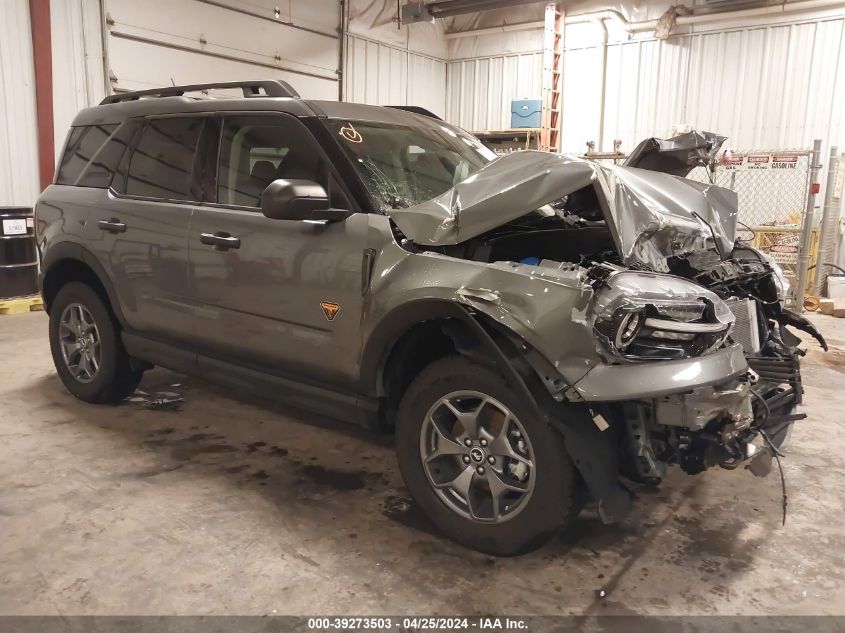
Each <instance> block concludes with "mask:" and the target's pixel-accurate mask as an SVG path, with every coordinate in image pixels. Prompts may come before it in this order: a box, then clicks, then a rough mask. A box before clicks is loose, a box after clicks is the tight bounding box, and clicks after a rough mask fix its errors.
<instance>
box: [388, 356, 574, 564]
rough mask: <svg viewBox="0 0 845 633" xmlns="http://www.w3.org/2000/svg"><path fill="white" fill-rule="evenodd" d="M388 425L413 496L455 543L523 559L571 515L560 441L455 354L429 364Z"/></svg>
mask: <svg viewBox="0 0 845 633" xmlns="http://www.w3.org/2000/svg"><path fill="white" fill-rule="evenodd" d="M396 427H397V428H396V445H397V452H398V456H399V466H400V469H401V471H402V476H403V478H404V480H405V484H406V486H407V487H408V489H409V490H410V492H411V495H412V496H413V497H414V499H415V500H416V501H417V503H419V505H420V506H421V507H422V508H423V510H424V511H425V512H426V513H427V514H428V516H429V517H430V518H431V520H432V521H433V522H434V524H435V525H436V526H437V527H438V528H440V529H441V530H442V531H443V532H444V533H445V534H446V535H447V536H449V537H450V538H451V539H453V540H455V541H457V542H459V543H461V544H463V545H466V546H468V547H472V548H474V549H477V550H479V551H482V552H485V553H488V554H496V555H511V554H518V553H522V552H525V551H528V550H531V549H534V548H536V547H538V546H540V545H541V544H543V543H544V542H545V541H546V540H548V539H549V538H550V537H551V536H552V535H554V534H555V533H556V532H557V531H558V530H559V529H560V528H561V527H563V526H564V525H565V524H566V523H567V522H568V520H569V519H571V518H572V517H573V516H574V515H575V514H576V513H577V508H576V503H575V483H576V476H575V471H574V468H573V465H572V462H571V460H570V459H569V456H568V454H567V452H566V449H565V448H564V445H563V439H562V438H561V437H560V435H559V434H558V433H557V432H556V431H555V430H554V429H552V428H550V427H549V426H548V424H546V423H545V422H544V421H543V420H541V419H539V418H538V416H537V415H536V413H535V412H534V411H533V408H532V407H531V406H528V405H527V403H525V402H524V401H523V400H522V399H521V398H519V397H517V396H516V395H515V394H514V392H513V390H512V389H511V387H510V385H508V383H507V381H506V380H505V379H504V378H503V377H502V376H501V375H499V374H498V373H496V372H495V371H493V370H491V369H489V368H487V367H484V366H481V365H478V364H475V363H472V362H470V361H469V360H467V359H464V358H460V357H451V358H446V359H443V360H439V361H436V362H434V363H432V364H431V365H429V366H428V367H427V368H426V369H424V370H423V371H422V372H421V373H420V374H419V376H417V378H416V379H415V380H414V381H413V383H412V384H411V386H410V387H409V389H408V391H407V392H406V394H405V396H404V398H403V399H402V402H401V404H400V407H399V412H398V419H397V424H396Z"/></svg>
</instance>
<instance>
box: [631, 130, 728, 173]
mask: <svg viewBox="0 0 845 633" xmlns="http://www.w3.org/2000/svg"><path fill="white" fill-rule="evenodd" d="M726 140H727V137H726V136H721V135H719V134H714V133H713V132H699V131H697V130H693V131H692V132H686V133H684V134H679V135H678V136H673V137H672V138H665V139H664V138H654V137H652V138H647V139H645V140H644V141H642V142H641V143H640V144H639V145H637V146H636V147H635V148H634V151H633V152H631V154H630V155H629V156H628V158H627V159H626V160H625V163H624V165H625V166H626V167H639V168H640V169H650V170H652V171H662V172H663V173H666V174H672V175H673V176H686V175H688V174H689V173H690V172H691V171H692V170H693V169H694V168H695V167H699V166H702V167H704V166H707V165H709V164H710V162H711V161H712V160H713V159H714V158H715V157H716V154H718V152H719V149H720V148H721V147H722V144H723V143H724V142H725V141H726Z"/></svg>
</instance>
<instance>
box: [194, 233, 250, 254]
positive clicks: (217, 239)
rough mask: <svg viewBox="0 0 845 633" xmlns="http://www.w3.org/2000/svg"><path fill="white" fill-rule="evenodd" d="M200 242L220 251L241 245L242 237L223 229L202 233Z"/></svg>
mask: <svg viewBox="0 0 845 633" xmlns="http://www.w3.org/2000/svg"><path fill="white" fill-rule="evenodd" d="M200 242H201V243H202V244H207V245H208V246H213V247H214V248H216V249H217V250H220V251H226V250H229V249H230V248H240V247H241V238H239V237H234V236H232V235H229V234H228V233H225V232H223V231H218V232H217V233H200Z"/></svg>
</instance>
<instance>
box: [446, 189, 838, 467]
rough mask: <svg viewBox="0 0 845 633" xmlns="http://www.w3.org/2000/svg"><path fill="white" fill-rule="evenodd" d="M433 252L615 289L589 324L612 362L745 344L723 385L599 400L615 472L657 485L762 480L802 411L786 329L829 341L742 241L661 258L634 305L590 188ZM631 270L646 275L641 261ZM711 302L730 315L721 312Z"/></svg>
mask: <svg viewBox="0 0 845 633" xmlns="http://www.w3.org/2000/svg"><path fill="white" fill-rule="evenodd" d="M442 252H443V253H444V254H448V255H450V256H453V257H460V258H465V259H472V260H476V261H484V262H497V261H511V262H521V263H523V264H530V265H536V266H540V267H549V268H562V267H563V268H566V267H568V268H583V269H584V270H585V271H586V277H587V278H588V279H589V283H590V284H591V285H592V286H593V288H594V289H595V290H596V291H599V290H600V289H601V288H602V287H605V288H607V289H610V290H614V289H615V290H616V291H617V294H618V297H617V298H618V301H616V302H614V301H613V299H609V300H608V301H607V303H608V304H612V305H607V306H604V308H605V311H606V313H607V317H606V318H602V314H597V315H596V321H595V325H594V330H595V333H596V336H597V339H599V340H600V341H603V342H604V345H603V346H602V352H603V353H604V356H605V359H606V361H607V362H609V363H625V362H643V361H655V360H672V359H679V358H689V357H694V356H698V355H701V354H703V353H706V352H707V350H709V349H711V348H714V347H718V346H720V345H722V344H724V343H725V342H726V341H730V342H735V343H739V344H741V345H742V347H743V350H744V351H745V355H746V360H747V362H748V367H749V370H748V371H747V372H746V373H745V374H743V375H742V376H740V377H738V378H731V379H730V380H728V381H726V382H725V383H724V384H718V385H713V386H708V387H703V388H700V389H696V390H694V391H692V392H689V393H682V394H673V395H668V396H663V397H660V398H657V399H649V400H641V401H640V400H636V401H625V402H613V403H607V404H604V405H601V406H599V407H596V410H595V411H594V413H595V415H597V416H602V417H603V418H604V420H606V421H609V422H615V424H613V426H614V427H615V428H617V429H624V430H625V433H623V434H622V437H620V438H619V439H620V449H621V453H622V455H623V456H624V459H623V461H622V466H623V469H622V470H623V474H624V475H625V476H627V477H628V478H630V479H633V480H636V481H639V482H644V483H651V484H655V483H658V482H659V481H660V480H661V479H662V478H663V476H664V474H665V470H666V465H667V464H678V465H679V466H680V467H681V468H682V469H683V470H684V471H685V472H687V473H689V474H696V473H700V472H702V471H703V470H705V469H707V468H709V467H711V466H716V465H719V466H721V467H723V468H728V469H733V468H736V467H737V466H738V465H739V464H740V463H742V462H744V461H746V460H749V461H750V464H751V466H750V468H751V470H752V472H754V474H756V475H759V476H764V475H766V474H768V473H769V471H770V470H771V460H772V457H773V456H775V455H776V453H777V451H779V449H780V447H781V446H782V445H783V443H784V441H785V439H786V436H787V432H788V430H789V426H790V425H791V423H792V422H794V421H796V420H798V419H800V418H801V417H803V416H802V415H800V414H795V413H794V411H795V408H796V407H797V405H798V404H800V402H801V396H802V388H801V373H800V368H799V367H800V362H799V361H800V357H801V356H802V355H803V354H804V352H803V351H802V350H801V349H800V348H799V347H798V344H799V342H800V339H799V338H798V337H797V336H795V335H794V334H793V333H791V332H790V331H789V330H788V329H787V327H788V326H792V327H796V328H798V329H801V330H804V331H805V332H808V333H810V334H811V335H812V336H813V337H815V338H816V339H817V340H818V341H819V343H820V344H821V345H822V347H824V348H825V349H826V348H827V346H826V343H825V342H824V339H823V338H822V336H821V335H820V334H819V332H818V331H817V330H816V329H815V328H814V326H813V325H812V324H811V323H810V322H809V321H807V320H806V319H805V318H803V317H801V316H800V315H798V314H796V313H794V312H792V311H790V310H787V309H786V308H784V307H783V302H782V301H783V299H784V296H785V293H786V292H787V290H788V284H787V282H786V280H785V278H784V277H783V273H782V272H781V271H780V268H779V267H778V266H777V264H776V263H774V262H773V261H772V260H770V259H769V258H768V257H767V256H766V255H764V254H763V253H761V252H760V251H758V250H757V249H755V248H754V247H753V246H751V245H750V244H747V243H745V242H743V241H742V240H737V241H736V243H735V245H734V248H733V251H732V252H731V253H729V254H728V256H727V257H726V258H725V259H723V258H722V257H721V256H720V254H719V253H718V252H717V251H716V250H715V249H713V250H709V251H697V252H693V253H690V254H688V255H685V256H679V257H672V258H669V259H668V260H667V266H668V269H669V275H666V273H656V272H654V273H653V274H655V275H659V276H660V277H661V278H662V280H661V292H660V293H654V296H651V297H646V299H645V300H643V292H641V291H639V292H638V291H637V290H636V289H632V288H629V287H626V286H625V284H624V283H622V284H621V285H620V282H621V280H622V279H624V274H623V273H624V272H625V271H628V270H630V269H629V268H627V267H625V266H624V265H622V262H621V260H620V256H619V253H618V251H617V248H616V246H615V243H614V240H613V237H612V235H611V233H610V230H609V229H608V227H607V225H606V223H605V221H604V219H603V217H602V210H601V208H600V205H599V203H598V200H597V198H596V194H595V189H594V188H593V187H592V186H588V187H585V188H583V189H581V190H579V191H576V192H574V193H573V194H571V195H570V196H567V197H565V198H563V199H561V200H558V201H555V202H554V203H552V204H549V205H546V206H545V207H544V208H542V209H540V210H538V211H535V212H532V213H530V214H528V215H526V216H523V217H520V218H518V219H516V220H513V221H511V222H508V223H506V224H504V225H502V226H500V227H497V228H495V229H493V230H491V231H488V232H487V233H484V234H482V235H479V236H478V237H475V238H472V239H470V240H468V241H467V242H464V243H461V244H457V245H454V246H447V247H443V250H442ZM635 270H637V271H638V272H640V273H647V272H653V271H649V270H648V269H647V267H645V266H643V265H638V266H636V267H635ZM677 278H682V279H686V280H690V281H692V282H694V283H695V284H696V285H698V286H701V287H703V288H705V289H707V290H709V291H710V292H708V293H706V294H703V293H695V292H693V293H692V294H690V295H689V296H688V297H686V298H683V297H682V295H683V291H682V289H681V288H674V287H673V286H674V285H675V282H674V281H673V280H675V279H677ZM614 279H615V280H616V282H615V283H614V282H610V283H609V280H614ZM711 293H712V294H711ZM632 296H637V297H638V298H637V299H631V297H632ZM715 297H718V298H719V299H721V300H722V301H716V300H715ZM719 306H727V308H729V312H727V313H725V311H724V308H723V309H722V313H719Z"/></svg>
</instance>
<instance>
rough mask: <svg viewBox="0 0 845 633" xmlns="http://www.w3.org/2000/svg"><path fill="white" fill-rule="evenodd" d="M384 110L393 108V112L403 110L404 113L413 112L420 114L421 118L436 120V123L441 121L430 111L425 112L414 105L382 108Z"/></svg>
mask: <svg viewBox="0 0 845 633" xmlns="http://www.w3.org/2000/svg"><path fill="white" fill-rule="evenodd" d="M384 107H385V108H393V109H394V110H405V112H413V113H414V114H421V115H423V116H427V117H430V118H432V119H437V120H438V121H442V120H443V119H441V118H440V117H439V116H437V115H436V114H434V112H432V111H431V110H426V109H425V108H421V107H420V106H415V105H403V106H384Z"/></svg>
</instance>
